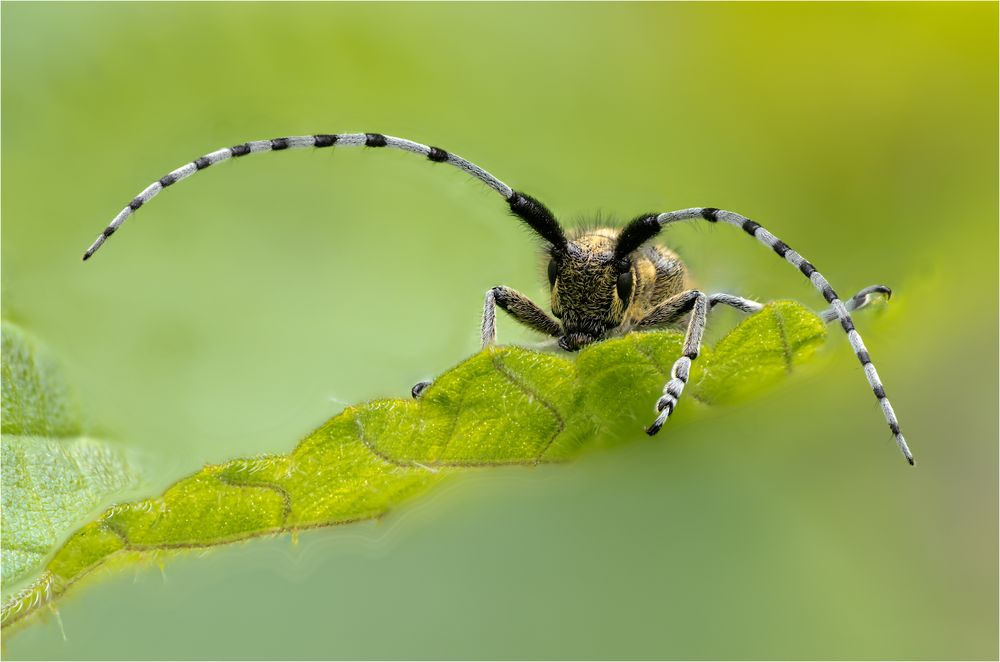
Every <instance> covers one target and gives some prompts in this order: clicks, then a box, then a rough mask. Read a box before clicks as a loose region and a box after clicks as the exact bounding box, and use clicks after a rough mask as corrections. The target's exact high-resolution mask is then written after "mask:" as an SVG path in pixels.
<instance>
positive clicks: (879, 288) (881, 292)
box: [819, 285, 892, 323]
mask: <svg viewBox="0 0 1000 662" xmlns="http://www.w3.org/2000/svg"><path fill="white" fill-rule="evenodd" d="M880 296H884V297H885V298H886V299H888V298H889V297H891V296H892V290H891V289H889V287H888V286H887V285H872V286H870V287H866V288H865V289H863V290H861V291H860V292H858V293H857V294H855V295H854V296H852V297H851V298H850V299H848V300H847V301H845V302H844V306H845V307H846V308H847V312H853V311H855V310H860V309H861V308H864V307H866V306H868V305H869V304H871V303H872V302H873V301H876V300H877V299H878V298H879V297H880ZM819 316H820V317H822V318H823V321H824V322H828V323H829V322H832V321H834V320H835V319H837V311H836V310H834V309H833V308H832V307H831V308H827V309H826V310H824V311H823V312H821V313H820V314H819Z"/></svg>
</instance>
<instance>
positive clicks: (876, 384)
mask: <svg viewBox="0 0 1000 662" xmlns="http://www.w3.org/2000/svg"><path fill="white" fill-rule="evenodd" d="M695 219H704V220H706V221H709V222H711V223H717V222H719V221H722V222H723V223H728V224H729V225H735V226H736V227H738V228H742V229H743V231H744V232H746V233H747V234H749V235H750V236H751V237H755V238H756V239H757V241H759V242H760V243H762V244H764V245H765V246H767V247H768V248H770V249H771V250H773V251H774V252H775V253H777V254H778V255H779V256H781V257H783V258H785V260H787V261H788V262H789V263H791V264H792V266H794V267H796V268H797V269H798V270H799V271H801V272H802V274H803V275H804V276H805V277H806V278H808V279H809V281H810V282H811V283H812V284H813V287H815V288H816V289H817V290H819V291H820V293H821V294H822V295H823V298H825V299H826V300H827V302H828V303H829V304H830V312H831V313H832V314H833V316H832V317H831V318H830V319H831V320H832V319H839V320H840V325H841V326H842V327H843V328H844V331H845V332H846V333H847V339H848V340H849V341H850V343H851V347H852V348H853V349H854V353H855V354H857V356H858V360H859V361H861V367H862V368H864V371H865V377H867V378H868V384H869V385H870V386H871V388H872V391H873V392H874V393H875V397H876V398H877V399H878V403H879V406H881V408H882V413H883V414H884V415H885V420H886V422H888V423H889V429H890V430H892V434H893V436H894V437H895V438H896V444H897V445H898V446H899V450H900V451H902V453H903V456H904V457H905V458H906V461H907V462H909V463H910V464H913V454H912V453H911V452H910V449H909V447H907V445H906V440H905V439H904V438H903V434H902V433H901V432H900V431H899V421H898V420H897V419H896V413H895V412H894V411H893V410H892V405H891V404H889V399H888V398H887V397H886V396H885V388H883V386H882V381H881V380H880V379H879V376H878V372H876V371H875V366H874V365H873V364H872V360H871V357H870V356H869V355H868V350H867V349H866V348H865V344H864V342H863V341H862V340H861V334H859V333H858V331H857V329H855V328H854V320H852V319H851V314H850V313H849V312H848V311H847V307H846V306H845V305H844V303H843V302H842V301H841V300H840V298H839V297H838V296H837V293H836V292H835V291H834V289H833V288H832V287H830V283H829V282H827V280H826V278H824V277H823V276H822V275H821V274H820V273H819V272H818V271H817V270H816V267H814V266H813V265H812V264H810V263H809V261H808V260H806V259H805V258H804V257H802V256H801V255H799V254H798V253H796V252H795V251H793V250H792V249H791V248H789V247H788V244H786V243H785V242H783V241H781V240H780V239H778V238H777V237H775V236H774V235H773V234H771V233H770V232H768V231H767V230H765V229H764V228H762V227H761V226H760V224H758V223H755V222H754V221H751V220H750V219H749V218H747V217H745V216H741V215H740V214H736V213H734V212H731V211H725V210H722V209H715V208H713V207H704V208H703V207H695V208H692V209H681V210H679V211H671V212H667V213H664V214H659V215H657V216H656V221H657V222H658V223H659V224H660V226H661V227H662V226H664V225H669V224H670V223H677V222H679V221H689V220H695ZM885 290H887V288H881V287H876V288H868V290H862V292H860V293H859V296H860V295H865V296H867V295H868V294H870V293H871V292H873V291H879V292H885ZM886 293H887V292H886Z"/></svg>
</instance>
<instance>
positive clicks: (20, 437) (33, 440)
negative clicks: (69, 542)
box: [0, 322, 138, 600]
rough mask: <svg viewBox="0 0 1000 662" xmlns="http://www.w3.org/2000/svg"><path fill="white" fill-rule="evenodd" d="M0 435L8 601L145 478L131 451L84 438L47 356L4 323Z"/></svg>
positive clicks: (2, 569) (0, 518) (2, 563)
mask: <svg viewBox="0 0 1000 662" xmlns="http://www.w3.org/2000/svg"><path fill="white" fill-rule="evenodd" d="M2 337H3V386H2V392H3V432H2V435H0V451H2V452H0V468H2V471H0V483H2V484H0V527H2V531H3V535H2V539H0V581H2V583H3V586H4V599H5V600H6V597H7V595H8V594H9V592H10V590H11V589H12V588H16V586H17V584H18V583H19V581H20V580H22V579H24V578H25V577H28V576H30V575H31V573H32V572H33V571H36V570H40V569H41V568H42V564H43V563H44V561H45V559H46V558H47V557H48V556H49V555H50V554H51V553H52V551H53V550H54V549H55V548H56V546H57V545H59V544H60V543H61V542H63V541H64V540H65V539H66V537H67V535H68V534H69V533H71V532H72V531H73V529H75V528H76V527H78V526H79V525H80V524H81V523H82V522H84V521H86V518H87V517H88V516H92V515H93V514H94V512H95V511H96V510H97V509H99V508H100V507H101V506H104V505H107V504H108V503H109V502H110V499H111V498H113V497H114V496H115V495H120V494H121V492H122V491H123V490H125V489H126V488H128V487H131V486H133V485H135V484H136V483H137V481H138V474H137V471H136V469H135V468H134V466H133V463H131V462H130V461H129V459H128V457H127V456H126V454H125V453H124V452H122V451H121V450H119V449H117V448H115V447H114V446H111V445H109V444H106V443H104V442H102V441H100V440H98V439H92V438H89V437H87V436H85V434H84V431H83V428H82V426H81V424H80V417H79V413H78V411H77V409H76V406H75V403H74V401H73V399H72V395H71V394H70V390H69V388H68V387H67V386H66V384H65V382H64V381H63V379H62V376H61V374H60V372H59V367H58V365H57V363H56V362H55V361H54V360H53V359H52V357H50V356H49V355H48V354H47V353H46V352H45V350H44V349H43V348H42V347H40V346H38V345H37V343H35V342H33V341H32V340H31V339H30V338H29V337H27V336H26V335H25V333H24V332H23V331H21V330H20V329H19V328H17V327H16V326H14V325H12V324H9V323H7V322H4V323H3V327H2Z"/></svg>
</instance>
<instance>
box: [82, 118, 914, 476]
mask: <svg viewBox="0 0 1000 662" xmlns="http://www.w3.org/2000/svg"><path fill="white" fill-rule="evenodd" d="M334 145H336V146H338V147H358V146H365V147H389V148H392V149H398V150H402V151H404V152H411V153H413V154H419V155H421V156H424V157H426V158H427V159H429V160H431V161H434V162H437V163H447V164H449V165H452V166H455V167H456V168H458V169H460V170H463V171H464V172H466V173H468V174H470V175H472V176H473V177H475V178H476V179H478V180H479V181H481V182H483V183H484V184H486V185H487V186H489V187H490V188H492V189H493V190H494V191H496V192H497V193H499V194H500V196H501V197H503V199H504V200H505V201H506V202H507V204H508V205H509V206H510V211H511V212H512V213H513V214H514V215H515V216H517V217H518V218H520V219H521V220H522V221H524V223H526V224H527V225H528V226H529V227H530V228H531V229H532V230H534V231H535V232H536V233H537V234H538V235H539V236H540V237H541V238H542V239H544V240H545V241H546V242H547V244H548V246H547V248H546V250H547V252H548V257H549V263H548V277H549V285H550V286H551V304H552V305H551V308H552V315H554V316H555V318H554V319H553V317H550V316H549V315H548V313H546V312H545V311H544V310H542V308H541V307H540V306H538V305H537V304H535V303H534V302H532V301H531V300H530V299H529V298H528V297H526V296H524V295H523V294H521V293H520V292H517V291H515V290H513V289H511V288H509V287H502V286H500V287H494V288H491V289H490V290H489V291H487V292H486V301H485V304H484V307H483V323H482V341H483V347H484V348H485V347H487V346H489V345H492V344H494V343H495V342H496V339H497V335H496V308H497V307H498V306H499V307H500V308H501V309H503V310H505V311H506V312H507V313H508V314H509V315H510V316H511V317H513V318H514V319H515V320H517V321H518V322H520V323H521V324H524V325H525V326H527V327H530V328H532V329H534V330H536V331H539V332H541V333H543V334H545V335H548V336H551V337H553V338H556V339H557V340H558V345H559V346H560V347H561V348H562V349H564V350H567V351H576V350H578V349H580V348H582V347H584V346H586V345H589V344H590V343H593V342H596V341H598V340H601V339H604V338H608V337H609V336H613V335H620V334H623V333H626V332H628V331H631V330H648V329H653V328H657V327H665V326H675V325H678V324H680V323H681V322H682V321H683V319H684V318H685V317H687V318H688V322H687V331H686V334H685V337H684V344H683V352H682V356H681V357H680V358H678V359H677V360H676V362H674V365H673V368H672V369H671V371H670V380H669V381H668V382H667V384H666V385H665V386H664V387H663V395H662V396H661V397H660V398H659V400H657V401H656V413H657V416H656V420H654V421H653V423H652V425H650V426H649V427H648V428H646V432H647V433H648V434H650V435H654V434H656V433H657V432H659V430H660V428H661V427H662V426H663V424H664V423H665V422H666V420H667V418H668V417H669V416H670V414H671V413H672V412H673V411H674V407H676V406H677V401H678V399H679V398H680V396H681V392H682V391H683V390H684V385H685V384H686V383H687V381H688V376H689V374H690V370H691V362H692V361H693V360H694V359H696V358H697V357H698V350H699V348H700V346H701V339H702V335H703V334H704V331H705V321H706V317H707V315H708V311H709V310H710V309H711V308H712V307H713V306H715V305H717V304H724V305H727V306H731V307H733V308H736V309H738V310H741V311H743V312H755V311H758V310H760V309H761V308H762V305H761V304H760V303H757V302H756V301H751V300H749V299H744V298H742V297H738V296H733V295H730V294H713V295H706V294H705V293H703V292H701V291H699V290H694V289H685V269H684V265H683V263H682V262H681V261H680V259H679V258H678V257H677V255H675V254H674V253H673V252H672V251H670V250H667V249H666V248H662V247H660V246H656V245H651V244H649V243H648V242H649V240H650V239H652V238H653V237H654V236H656V235H657V234H658V233H659V232H660V230H661V229H662V228H663V226H665V225H669V224H671V223H678V222H681V221H689V220H704V221H708V222H709V223H726V224H729V225H734V226H736V227H738V228H741V229H742V230H743V231H744V232H746V233H747V234H748V235H750V236H751V237H754V238H755V239H757V241H759V242H760V243H762V244H764V246H766V247H768V248H770V249H771V250H773V251H774V252H775V253H777V254H778V256H779V257H781V258H784V259H785V260H786V261H787V262H789V263H790V264H791V265H792V266H793V267H795V268H796V269H798V270H799V271H800V272H802V275H804V276H805V277H806V278H808V279H809V282H811V283H812V284H813V286H814V287H815V288H816V289H817V290H819V291H820V293H821V294H822V295H823V298H824V299H826V301H827V303H829V305H830V307H829V308H828V309H827V310H825V311H823V312H822V313H821V315H822V317H823V318H824V320H826V321H827V322H832V321H834V320H837V321H839V322H840V325H841V326H842V327H843V329H844V332H845V333H846V334H847V339H848V341H849V342H850V343H851V347H852V348H853V349H854V352H855V354H857V357H858V360H859V361H860V362H861V366H862V368H863V369H864V371H865V377H866V378H867V379H868V384H869V385H870V386H871V388H872V391H874V393H875V397H876V398H877V399H878V403H879V405H880V406H881V408H882V413H883V414H884V415H885V419H886V421H887V422H888V423H889V429H890V430H892V434H893V436H894V437H895V439H896V443H897V444H898V445H899V449H900V450H901V451H902V452H903V455H904V456H905V457H906V459H907V461H908V462H909V463H910V464H913V455H912V454H911V453H910V450H909V448H907V446H906V441H905V440H904V439H903V435H902V433H901V432H900V431H899V422H898V421H897V420H896V415H895V413H894V412H893V410H892V405H890V404H889V400H888V398H886V395H885V389H884V388H883V387H882V382H881V380H880V379H879V376H878V373H877V372H876V371H875V366H874V365H873V364H872V361H871V358H870V356H869V354H868V350H867V349H865V345H864V342H862V340H861V335H860V334H859V333H858V331H857V329H855V328H854V322H853V320H852V319H851V315H850V311H851V310H854V309H856V308H860V307H862V306H864V305H866V304H867V303H869V301H870V299H871V296H872V295H874V294H884V295H886V296H889V295H890V294H891V291H890V290H889V288H888V287H885V286H883V285H875V286H872V287H868V288H865V289H863V290H861V291H860V292H858V293H857V294H856V295H854V296H853V297H851V298H850V299H848V300H847V301H846V302H844V301H841V299H840V298H839V297H838V296H837V293H836V292H835V291H834V289H833V288H832V287H831V286H830V283H829V282H827V280H826V278H824V277H823V276H822V275H820V273H819V271H817V270H816V267H814V266H813V265H812V264H811V263H810V262H809V261H808V260H806V259H805V258H804V257H802V256H801V255H800V254H798V253H796V252H795V251H793V250H792V249H791V248H789V246H788V244H786V243H785V242H783V241H781V240H780V239H778V238H777V237H775V236H774V235H773V234H771V233H770V232H768V231H767V230H765V229H764V228H762V227H761V226H760V225H759V224H758V223H756V222H754V221H752V220H750V219H749V218H746V217H745V216H742V215H740V214H736V213H734V212H731V211H725V210H722V209H716V208H714V207H693V208H691V209H681V210H678V211H671V212H665V213H660V214H654V213H649V214H641V215H639V216H637V217H635V218H634V219H633V220H632V221H630V222H629V223H628V224H626V225H625V227H624V228H622V229H621V230H611V229H597V230H585V231H578V232H571V233H567V232H566V231H564V230H563V228H562V226H560V225H559V223H558V222H557V221H556V219H555V217H554V216H553V215H552V212H550V211H549V210H548V208H547V207H546V206H545V205H543V204H542V203H541V202H539V201H538V200H536V199H535V198H533V197H531V196H530V195H527V194H525V193H521V192H520V191H515V190H514V189H512V188H511V187H509V186H507V185H506V184H504V183H503V182H502V181H500V180H499V179H497V178H496V177H494V176H493V175H491V174H490V173H488V172H486V171H485V170H483V169H482V168H480V167H479V166H477V165H475V164H474V163H471V162H469V161H466V160H465V159H463V158H461V157H460V156H457V155H455V154H452V153H450V152H446V151H445V150H443V149H440V148H438V147H428V146H427V145H421V144H420V143H415V142H413V141H411V140H405V139H403V138H394V137H392V136H386V135H383V134H381V133H342V134H318V135H313V136H291V137H288V138H274V139H273V140H254V141H251V142H247V143H242V144H240V145H234V146H233V147H226V148H223V149H219V150H216V151H214V152H211V153H209V154H206V155H205V156H202V157H201V158H198V159H195V160H194V161H192V162H190V163H187V164H185V165H183V166H181V167H180V168H177V169H176V170H173V171H171V172H169V173H167V174H166V175H164V176H163V177H161V178H160V179H159V180H158V181H155V182H153V183H152V184H150V185H149V186H147V187H146V188H145V190H143V191H142V193H140V194H139V195H137V196H136V197H135V198H133V199H132V201H131V202H129V203H128V206H126V207H125V208H124V209H122V210H121V211H120V212H118V215H117V216H115V217H114V219H113V220H112V221H111V223H110V225H108V227H106V228H105V229H104V232H102V233H101V234H100V236H98V237H97V239H96V240H95V241H94V243H93V244H92V245H91V246H90V248H88V249H87V252H86V253H84V255H83V259H84V260H87V259H89V258H90V257H91V256H92V255H93V254H94V253H95V252H96V251H97V249H99V248H100V247H101V246H102V245H103V244H104V242H105V241H107V239H108V237H110V236H111V235H112V234H114V233H115V232H116V231H117V230H118V228H119V227H121V225H122V223H124V222H125V221H126V220H127V219H128V218H129V216H131V215H132V214H133V213H134V212H135V211H136V210H137V209H139V207H141V206H143V205H144V204H146V203H147V202H149V201H150V200H151V199H152V198H153V197H154V196H156V194H158V193H159V192H160V191H162V190H163V189H165V188H167V187H168V186H172V185H173V184H176V183H177V182H179V181H180V180H182V179H184V178H186V177H189V176H190V175H193V174H194V173H196V172H198V171H199V170H204V169H205V168H207V167H209V166H211V165H213V164H216V163H219V162H220V161H225V160H226V159H229V158H232V157H238V156H246V155H247V154H252V153H255V152H272V151H279V150H284V149H297V148H304V147H317V148H321V147H333V146H334ZM426 384H427V383H426V382H424V383H421V384H418V385H417V386H415V387H414V389H413V394H414V397H417V396H419V393H420V391H421V390H422V388H423V387H425V386H426Z"/></svg>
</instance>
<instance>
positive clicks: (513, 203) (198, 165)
mask: <svg viewBox="0 0 1000 662" xmlns="http://www.w3.org/2000/svg"><path fill="white" fill-rule="evenodd" d="M334 145H337V146H338V147H391V148H393V149H398V150H402V151H404V152H412V153H414V154H420V155H421V156H425V157H427V158H428V159H429V160H431V161H436V162H439V163H448V164H450V165H453V166H455V167H456V168H458V169H460V170H463V171H464V172H466V173H468V174H470V175H472V176H473V177H475V178H476V179H478V180H479V181H481V182H483V183H484V184H486V185H487V186H489V187H490V188H491V189H493V190H494V191H496V192H497V193H499V194H500V195H502V196H503V198H504V200H506V201H507V203H508V204H509V205H510V207H511V211H513V212H514V213H515V214H516V215H517V216H519V217H520V218H521V219H522V220H524V221H525V222H526V223H528V225H530V226H531V227H532V228H533V229H535V231H536V232H539V234H542V236H543V237H545V238H546V239H548V240H549V241H553V243H557V241H558V240H559V238H560V236H561V231H560V232H556V231H555V230H554V229H553V228H558V224H556V222H555V219H554V218H552V215H551V213H550V212H549V211H548V210H547V209H545V207H544V205H542V204H541V203H539V202H538V201H537V200H534V199H533V198H530V197H529V196H525V195H523V194H521V193H518V192H517V191H514V190H513V189H511V188H510V187H509V186H507V185H506V184H504V183H503V182H501V181H500V180H499V179H497V178H496V177H494V176H493V175H491V174H490V173H488V172H486V171H485V170H483V169H482V168H480V167H479V166H477V165H476V164H474V163H471V162H469V161H466V160H465V159H463V158H462V157H460V156H456V155H455V154H449V153H448V152H446V151H445V150H443V149H439V148H437V147H429V146H427V145H421V144H420V143H416V142H413V141H412V140H406V139H403V138H394V137H392V136H385V135H382V134H381V133H341V134H318V135H314V136H290V137H288V138H274V139H272V140H254V141H252V142H248V143H243V144H242V145H235V146H233V147H225V148H223V149H219V150H216V151H214V152H211V153H209V154H206V155H205V156H202V157H201V158H198V159H195V160H194V161H191V162H190V163H186V164H184V165H183V166H181V167H180V168H177V169H176V170H172V171H170V172H168V173H167V174H166V175H164V176H163V177H161V178H160V179H159V180H157V181H155V182H153V183H152V184H150V185H149V186H147V187H146V188H145V189H143V191H142V193H140V194H139V195H137V196H135V197H134V198H133V199H132V201H131V202H129V203H128V205H127V206H126V207H125V208H124V209H122V210H121V211H120V212H118V215H117V216H115V217H114V219H112V220H111V223H109V224H108V227H106V228H105V229H104V232H102V233H101V234H100V236H98V237H97V239H96V240H94V243H93V244H91V246H90V248H88V249H87V252H86V253H84V254H83V259H84V260H87V259H89V258H90V256H91V255H93V254H94V253H96V252H97V249H99V248H100V247H101V246H102V245H103V244H104V242H105V241H107V239H108V237H110V236H111V235H113V234H114V233H115V231H117V230H118V228H119V227H121V225H122V223H124V222H125V221H126V220H128V218H129V216H131V215H132V214H133V213H134V212H135V210H137V209H138V208H139V207H141V206H143V205H144V204H146V203H147V202H149V201H150V200H152V199H153V198H154V197H155V196H156V195H157V194H158V193H159V192H160V191H162V190H163V189H165V188H167V187H168V186H171V185H173V184H176V183H177V182H179V181H181V180H182V179H185V178H187V177H190V176H191V175H193V174H194V173H196V172H198V171H199V170H204V169H205V168H207V167H209V166H210V165H214V164H216V163H219V162H220V161H225V160H227V159H230V158H232V157H235V156H246V155H247V154H254V153H257V152H276V151H279V150H283V149H300V148H304V147H332V146H334Z"/></svg>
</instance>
